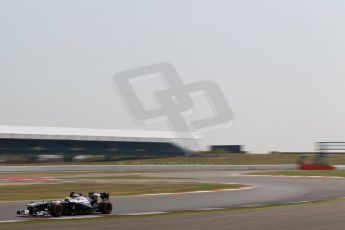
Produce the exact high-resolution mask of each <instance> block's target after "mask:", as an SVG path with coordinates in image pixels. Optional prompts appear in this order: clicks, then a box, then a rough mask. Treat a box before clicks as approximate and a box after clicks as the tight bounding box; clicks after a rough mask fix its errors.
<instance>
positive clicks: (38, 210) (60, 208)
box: [17, 192, 113, 217]
mask: <svg viewBox="0 0 345 230" xmlns="http://www.w3.org/2000/svg"><path fill="white" fill-rule="evenodd" d="M112 209H113V206H112V204H111V202H110V201H109V193H106V192H90V193H89V199H87V198H86V197H84V196H83V194H81V193H76V192H71V193H70V196H69V197H66V198H65V199H64V200H51V201H39V202H30V203H29V204H27V208H26V209H21V210H19V211H17V215H21V216H52V217H60V216H65V215H88V214H97V213H100V214H110V213H111V211H112Z"/></svg>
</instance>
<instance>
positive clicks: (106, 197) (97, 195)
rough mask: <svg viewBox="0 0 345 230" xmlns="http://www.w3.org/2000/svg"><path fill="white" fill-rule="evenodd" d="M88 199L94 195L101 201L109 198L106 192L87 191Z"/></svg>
mask: <svg viewBox="0 0 345 230" xmlns="http://www.w3.org/2000/svg"><path fill="white" fill-rule="evenodd" d="M89 197H90V199H94V198H95V197H100V198H101V199H102V200H103V201H105V200H109V193H108V192H89Z"/></svg>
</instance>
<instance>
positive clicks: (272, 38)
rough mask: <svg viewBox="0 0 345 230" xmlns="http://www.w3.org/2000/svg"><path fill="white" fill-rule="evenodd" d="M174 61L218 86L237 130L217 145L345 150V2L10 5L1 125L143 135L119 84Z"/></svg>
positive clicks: (189, 75) (4, 7)
mask: <svg viewBox="0 0 345 230" xmlns="http://www.w3.org/2000/svg"><path fill="white" fill-rule="evenodd" d="M159 62H169V63H172V64H173V65H174V66H175V67H176V68H177V70H178V72H179V74H180V75H181V77H182V78H183V80H184V82H185V83H192V82H197V81H201V80H206V79H211V80H214V81H216V82H218V83H219V84H220V86H221V88H222V90H223V91H224V93H225V95H226V97H227V99H228V101H229V103H230V105H231V107H232V109H233V111H234V113H235V117H236V120H235V123H234V126H233V127H232V128H229V129H224V130H221V131H216V132H212V133H209V134H207V135H205V143H207V144H244V145H246V148H247V150H249V151H254V152H267V151H271V150H280V151H309V150H312V149H313V143H314V142H315V141H335V140H339V141H345V122H344V119H345V1H343V0H339V1H336V0H334V1H332V0H329V1H327V0H323V1H321V0H319V1H318V0H309V1H306V0H286V1H278V0H272V1H264V0H260V1H257V0H252V1H246V0H238V1H230V0H223V1H220V0H208V1H201V0H195V1H189V0H171V1H168V0H165V1H164V0H145V1H143V0H136V1H134V0H123V1H115V0H114V1H105V0H97V1H96V0H94V1H86V0H80V1H73V0H72V1H71V0H68V1H67V0H59V1H57V0H56V1H49V0H40V1H38V0H30V1H28V0H22V1H17V0H7V1H6V0H0V124H2V125H38V126H63V127H85V128H114V129H163V128H164V127H165V126H162V125H154V126H139V125H135V124H134V123H133V122H132V120H131V119H130V118H129V116H128V114H127V112H126V110H125V109H124V107H123V105H122V104H121V102H120V100H119V98H118V96H117V94H116V93H115V92H114V89H113V87H112V75H113V74H115V73H117V72H119V71H123V70H127V69H131V68H135V67H140V66H145V65H149V64H154V63H159Z"/></svg>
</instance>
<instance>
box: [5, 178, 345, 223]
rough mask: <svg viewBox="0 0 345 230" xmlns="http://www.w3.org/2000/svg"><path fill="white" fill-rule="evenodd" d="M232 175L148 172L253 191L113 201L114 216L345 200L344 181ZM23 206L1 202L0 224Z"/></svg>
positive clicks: (115, 199) (22, 202)
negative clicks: (244, 187) (246, 188)
mask: <svg viewBox="0 0 345 230" xmlns="http://www.w3.org/2000/svg"><path fill="white" fill-rule="evenodd" d="M233 173H235V172H230V171H188V172H177V171H175V172H173V171H170V172H164V173H162V172H151V173H150V174H152V175H156V176H157V175H159V176H163V177H164V176H166V177H175V178H176V177H181V178H184V177H188V178H192V180H193V181H196V182H216V183H241V184H248V185H252V186H253V188H252V189H248V190H240V191H227V192H214V193H194V194H175V195H155V196H145V195H143V196H126V197H112V198H111V200H112V202H113V204H114V211H113V215H124V214H131V215H137V214H145V213H155V212H171V211H183V210H204V209H219V208H230V207H251V206H257V205H266V204H285V203H294V202H305V201H311V200H323V199H333V198H342V197H344V196H345V179H341V178H310V177H308V178H306V177H298V178H296V177H256V176H255V177H252V176H238V175H232V174H233ZM189 181H190V180H189ZM26 203H27V201H16V202H0V210H2V211H1V212H0V222H1V221H6V220H22V219H23V217H17V216H16V214H15V213H16V210H18V209H20V208H23V207H25V204H26Z"/></svg>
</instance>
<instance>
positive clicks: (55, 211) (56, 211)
mask: <svg viewBox="0 0 345 230" xmlns="http://www.w3.org/2000/svg"><path fill="white" fill-rule="evenodd" d="M62 213H63V207H62V205H61V204H53V205H52V210H51V212H50V215H51V216H52V217H60V216H61V215H62Z"/></svg>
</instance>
